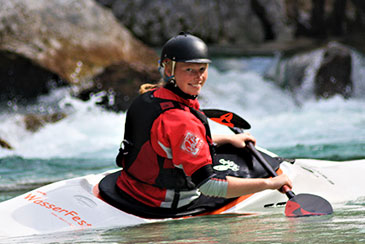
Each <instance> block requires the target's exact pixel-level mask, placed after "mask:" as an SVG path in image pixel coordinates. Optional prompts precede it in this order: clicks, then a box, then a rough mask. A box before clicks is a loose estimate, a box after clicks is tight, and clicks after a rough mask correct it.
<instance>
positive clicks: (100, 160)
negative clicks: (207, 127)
mask: <svg viewBox="0 0 365 244" xmlns="http://www.w3.org/2000/svg"><path fill="white" fill-rule="evenodd" d="M353 57H354V61H353V62H354V63H353V65H355V66H356V69H354V72H353V74H352V76H353V79H354V80H355V84H356V86H355V95H354V97H352V98H350V99H347V100H346V99H343V98H342V97H340V96H336V97H333V98H330V99H328V100H316V99H315V98H314V96H313V97H310V96H309V97H307V98H306V99H305V100H304V101H301V102H300V103H298V101H297V99H294V98H293V95H292V94H290V93H289V92H288V91H285V90H282V89H279V88H278V87H277V86H276V85H274V84H273V83H272V82H271V81H269V80H267V79H265V78H264V77H265V71H266V70H267V69H268V68H269V67H270V65H271V64H272V63H273V62H274V61H275V60H274V58H271V57H254V58H224V59H217V60H215V62H216V64H215V65H212V66H211V67H210V73H209V78H208V81H207V83H206V85H205V87H204V89H203V92H202V94H201V96H200V102H201V105H202V107H203V108H220V109H225V110H229V111H233V112H235V113H237V114H239V115H240V116H242V117H244V118H245V119H246V120H247V121H249V123H250V124H251V126H252V128H251V129H250V133H251V134H253V135H254V136H255V137H256V139H257V142H258V145H259V146H261V147H264V148H267V149H269V150H271V151H273V152H274V153H276V154H278V155H280V156H283V157H290V158H316V159H327V160H335V161H348V160H353V159H365V62H364V59H363V57H361V56H358V55H357V54H356V53H354V55H353ZM318 58H320V57H318ZM314 68H315V67H314ZM307 72H308V73H310V72H314V70H312V71H311V70H308V71H307ZM363 77H364V78H363ZM69 94H70V92H69V91H68V90H67V89H64V88H63V89H58V90H55V91H53V92H52V94H51V95H49V96H45V97H41V98H40V99H39V100H38V102H37V103H36V104H34V105H29V106H27V107H26V108H24V107H18V106H17V105H15V104H11V103H8V104H7V106H6V107H3V108H2V111H1V114H0V135H1V137H2V138H4V139H6V140H7V141H8V142H10V144H11V145H12V146H13V147H14V148H15V150H12V151H10V150H5V149H1V148H0V201H5V200H7V199H9V198H12V197H14V196H17V195H19V194H21V193H24V192H26V191H29V190H31V189H34V188H36V187H38V186H41V185H44V184H47V183H50V182H54V181H58V180H62V179H66V178H72V177H76V176H81V175H86V174H89V173H99V172H102V171H105V170H108V169H113V168H115V167H116V166H115V164H114V158H115V155H116V153H117V151H118V147H119V143H120V141H121V139H122V138H123V129H124V128H123V125H124V119H125V114H124V113H119V114H116V113H113V112H108V111H104V110H102V109H100V107H98V106H95V101H96V100H97V99H98V97H97V96H95V97H94V98H93V99H92V100H91V101H89V102H81V101H78V100H76V99H74V98H72V97H71V96H70V95H69ZM24 110H27V111H34V110H37V111H41V112H44V111H53V110H62V111H67V113H68V114H69V115H68V117H66V118H65V119H63V120H61V121H60V122H58V123H55V124H48V125H46V126H45V127H44V128H42V129H41V130H39V131H38V132H36V133H30V132H28V131H27V130H25V128H24V123H23V122H22V116H21V113H22V111H24ZM212 126H213V130H216V131H217V132H223V131H220V129H219V128H218V127H215V126H214V124H212ZM224 133H225V132H224ZM344 163H348V162H344ZM339 177H341V175H340V174H339ZM0 242H1V243H102V242H106V243H250V242H259V243H361V242H364V243H365V196H361V195H359V196H357V197H356V198H354V199H352V200H351V201H347V202H344V203H341V204H337V205H336V206H335V213H334V214H333V215H331V216H324V217H323V216H322V217H309V218H298V219H292V218H286V217H285V216H284V215H283V209H282V208H274V209H273V210H272V212H269V213H265V214H259V215H250V216H245V215H227V216H209V217H199V218H193V219H185V220H178V221H171V222H162V223H154V224H146V225H140V226H135V227H129V228H113V229H89V230H84V231H76V232H66V233H56V234H52V235H41V236H30V237H29V236H27V237H17V238H6V239H0Z"/></svg>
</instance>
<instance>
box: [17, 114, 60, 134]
mask: <svg viewBox="0 0 365 244" xmlns="http://www.w3.org/2000/svg"><path fill="white" fill-rule="evenodd" d="M65 117H66V114H64V113H54V114H46V115H40V114H28V115H25V116H24V123H25V128H26V129H27V130H29V131H31V132H36V131H38V130H39V129H40V128H42V127H43V126H45V125H46V124H49V123H55V122H57V121H60V120H61V119H63V118H65Z"/></svg>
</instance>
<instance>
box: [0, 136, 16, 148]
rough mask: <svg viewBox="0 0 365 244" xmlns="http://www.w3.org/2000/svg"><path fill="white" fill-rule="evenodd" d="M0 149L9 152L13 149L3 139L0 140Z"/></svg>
mask: <svg viewBox="0 0 365 244" xmlns="http://www.w3.org/2000/svg"><path fill="white" fill-rule="evenodd" d="M0 147H2V148H5V149H9V150H13V147H12V146H11V145H10V144H9V143H8V142H7V141H5V140H4V139H2V138H0Z"/></svg>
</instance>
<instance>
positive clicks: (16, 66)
mask: <svg viewBox="0 0 365 244" xmlns="http://www.w3.org/2000/svg"><path fill="white" fill-rule="evenodd" d="M62 85H65V83H64V82H63V81H62V79H60V77H59V76H58V75H57V74H55V73H53V72H50V71H49V70H47V69H45V68H43V67H41V66H39V65H38V64H37V63H34V62H32V60H30V59H28V58H25V57H24V56H21V55H18V54H16V53H11V52H3V51H0V102H4V101H9V100H10V101H12V102H13V103H17V104H25V103H26V102H27V101H29V100H32V99H34V98H36V97H37V96H39V95H40V94H46V93H48V92H49V90H50V89H52V88H54V87H58V86H62Z"/></svg>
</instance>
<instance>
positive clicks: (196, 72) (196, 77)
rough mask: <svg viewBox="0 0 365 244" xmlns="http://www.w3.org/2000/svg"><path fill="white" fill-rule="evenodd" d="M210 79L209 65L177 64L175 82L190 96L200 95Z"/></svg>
mask: <svg viewBox="0 0 365 244" xmlns="http://www.w3.org/2000/svg"><path fill="white" fill-rule="evenodd" d="M207 78H208V64H204V63H203V64H200V63H182V62H176V66H175V81H176V84H177V86H178V87H179V88H180V90H182V91H183V92H185V93H186V94H189V95H193V96H195V95H199V93H200V90H201V88H202V87H203V85H204V83H205V81H206V80H207Z"/></svg>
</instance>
